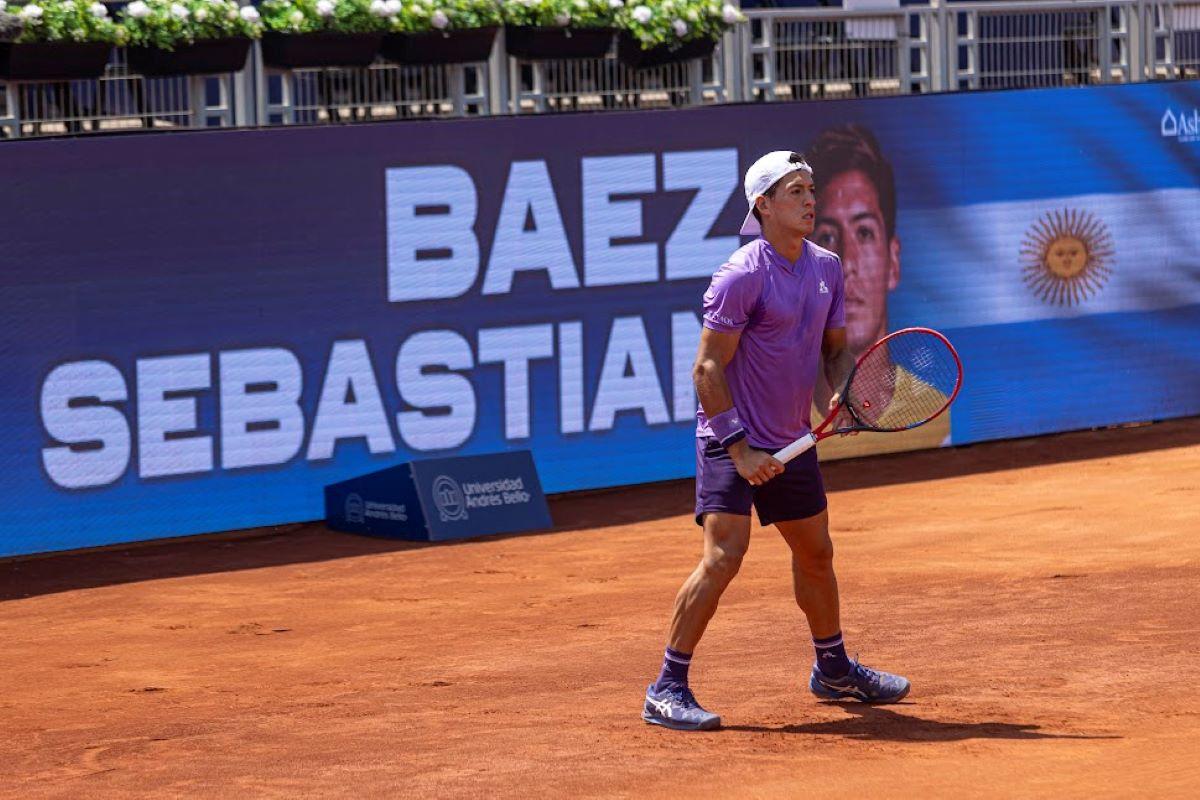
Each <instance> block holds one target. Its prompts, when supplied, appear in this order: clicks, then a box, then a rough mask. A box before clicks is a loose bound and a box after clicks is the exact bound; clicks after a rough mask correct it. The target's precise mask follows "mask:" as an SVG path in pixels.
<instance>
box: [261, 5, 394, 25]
mask: <svg viewBox="0 0 1200 800" xmlns="http://www.w3.org/2000/svg"><path fill="white" fill-rule="evenodd" d="M410 1H411V0H410ZM401 8H402V6H401V1H400V0H391V1H390V2H388V1H387V0H266V2H264V3H263V4H262V13H263V25H264V26H265V27H266V29H267V30H268V31H275V32H277V33H316V32H318V31H332V32H336V33H384V32H386V31H389V30H391V28H392V20H393V18H394V17H395V15H396V14H397V13H399V12H400V9H401Z"/></svg>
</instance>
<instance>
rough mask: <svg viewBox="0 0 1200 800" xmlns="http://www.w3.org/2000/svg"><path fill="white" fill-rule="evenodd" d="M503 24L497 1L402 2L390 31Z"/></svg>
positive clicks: (419, 0) (453, 28) (429, 0)
mask: <svg viewBox="0 0 1200 800" xmlns="http://www.w3.org/2000/svg"><path fill="white" fill-rule="evenodd" d="M503 23H504V17H503V15H502V12H501V4H500V3H499V2H497V0H404V6H403V8H402V9H401V10H400V13H398V14H397V15H396V16H395V17H393V18H392V30H394V31H399V32H402V33H404V32H408V33H421V32H426V31H437V30H455V29H459V30H465V29H469V28H487V27H490V26H493V25H502V24H503Z"/></svg>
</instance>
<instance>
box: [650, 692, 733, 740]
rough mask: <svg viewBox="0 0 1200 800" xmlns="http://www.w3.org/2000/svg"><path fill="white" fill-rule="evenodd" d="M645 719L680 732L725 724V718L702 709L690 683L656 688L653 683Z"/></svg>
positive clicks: (706, 729) (713, 727)
mask: <svg viewBox="0 0 1200 800" xmlns="http://www.w3.org/2000/svg"><path fill="white" fill-rule="evenodd" d="M642 719H644V720H645V721H646V722H649V723H650V724H651V725H662V726H663V727H664V728H671V729H673V730H677V731H711V730H713V729H715V728H719V727H721V718H720V717H719V716H718V715H716V714H713V713H712V712H710V711H705V710H704V709H703V708H701V707H700V704H699V703H697V702H696V696H695V695H693V694H692V690H691V689H689V688H687V687H686V686H685V687H683V688H674V687H669V688H666V689H663V690H662V691H655V690H654V684H650V686H649V688H647V689H646V705H645V707H644V708H643V709H642Z"/></svg>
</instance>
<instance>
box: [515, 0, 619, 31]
mask: <svg viewBox="0 0 1200 800" xmlns="http://www.w3.org/2000/svg"><path fill="white" fill-rule="evenodd" d="M623 6H624V3H623V0H507V2H505V3H504V21H505V22H506V23H508V24H509V25H533V26H538V27H545V28H554V27H559V28H561V27H572V28H614V27H616V17H617V12H618V11H619V10H621V8H622V7H623Z"/></svg>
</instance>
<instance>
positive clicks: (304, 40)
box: [262, 31, 383, 69]
mask: <svg viewBox="0 0 1200 800" xmlns="http://www.w3.org/2000/svg"><path fill="white" fill-rule="evenodd" d="M382 43H383V34H382V33H332V32H329V33H324V32H322V33H302V34H286V33H273V32H269V31H268V32H267V33H264V34H263V37H262V58H263V63H264V64H266V65H267V66H270V67H279V68H281V69H303V68H305V67H366V66H369V65H370V64H371V62H372V61H374V60H375V56H376V55H378V54H379V46H380V45H381V44H382Z"/></svg>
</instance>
